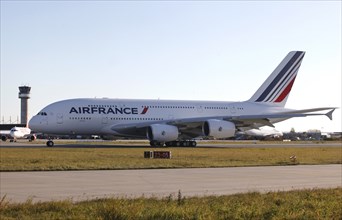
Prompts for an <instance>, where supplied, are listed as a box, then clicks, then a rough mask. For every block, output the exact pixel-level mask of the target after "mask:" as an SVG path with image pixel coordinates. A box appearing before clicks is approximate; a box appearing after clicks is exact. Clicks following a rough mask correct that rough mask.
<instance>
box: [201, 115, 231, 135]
mask: <svg viewBox="0 0 342 220" xmlns="http://www.w3.org/2000/svg"><path fill="white" fill-rule="evenodd" d="M202 131H203V134H204V135H205V136H210V137H214V138H229V137H234V136H235V124H234V123H232V122H230V121H222V120H217V119H210V120H208V121H206V122H204V123H203V127H202Z"/></svg>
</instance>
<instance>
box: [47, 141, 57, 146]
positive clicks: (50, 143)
mask: <svg viewBox="0 0 342 220" xmlns="http://www.w3.org/2000/svg"><path fill="white" fill-rule="evenodd" d="M53 145H55V143H53V141H51V140H49V141H47V142H46V146H48V147H53Z"/></svg>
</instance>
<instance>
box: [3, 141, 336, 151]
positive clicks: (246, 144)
mask: <svg viewBox="0 0 342 220" xmlns="http://www.w3.org/2000/svg"><path fill="white" fill-rule="evenodd" d="M65 142H68V143H67V144H66V143H65ZM21 147H24V148H47V146H46V144H45V141H41V140H39V141H34V142H28V141H27V140H18V142H9V141H7V142H2V141H0V148H21ZM120 147H123V148H129V147H134V148H148V149H151V147H150V145H149V143H148V142H147V141H141V140H138V141H131V140H130V141H127V140H117V141H102V140H55V146H54V147H53V148H120ZM197 147H198V148H201V147H202V148H250V147H252V148H276V147H291V148H301V147H342V143H341V142H329V141H326V142H313V141H306V142H296V141H293V142H284V143H281V142H268V143H265V142H260V141H226V142H224V141H217V142H215V141H210V142H208V141H198V145H197Z"/></svg>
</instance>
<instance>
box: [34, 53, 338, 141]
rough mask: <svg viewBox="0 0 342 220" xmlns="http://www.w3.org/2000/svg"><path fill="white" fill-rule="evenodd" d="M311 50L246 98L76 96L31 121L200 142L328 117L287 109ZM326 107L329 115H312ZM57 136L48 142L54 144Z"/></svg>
mask: <svg viewBox="0 0 342 220" xmlns="http://www.w3.org/2000/svg"><path fill="white" fill-rule="evenodd" d="M304 54H305V52H302V51H292V52H290V53H289V54H288V55H287V56H286V57H285V58H284V60H283V61H282V62H281V63H280V64H279V65H278V67H277V68H276V69H275V70H274V71H273V72H272V74H271V75H270V76H269V77H268V78H267V79H266V81H265V82H264V83H263V84H262V85H261V87H260V88H259V89H258V90H257V91H256V92H255V93H254V95H253V96H252V97H251V98H250V99H249V100H247V101H244V102H222V101H220V102H215V101H176V100H174V101H171V100H135V99H105V98H104V99H70V100H63V101H59V102H55V103H53V104H50V105H48V106H46V107H45V108H43V109H42V110H41V111H40V112H39V113H38V114H37V115H36V116H34V117H33V118H32V119H31V120H30V122H29V127H30V128H31V129H32V130H34V131H35V132H42V133H47V134H63V135H66V134H88V135H114V136H125V137H135V138H148V139H149V140H150V144H151V146H163V145H164V144H166V145H167V146H172V145H177V146H179V145H181V146H196V142H195V141H194V140H193V139H194V138H196V137H200V136H209V137H213V138H229V137H233V136H234V135H235V132H236V131H244V130H248V129H253V128H258V127H261V126H265V125H267V126H271V127H274V126H273V124H274V123H277V122H280V121H283V120H286V119H289V118H293V117H305V116H312V115H326V116H328V117H329V118H330V120H332V112H333V111H334V110H335V108H332V107H326V108H313V109H304V110H292V109H286V108H284V106H285V103H286V100H287V98H288V96H289V94H290V91H291V88H292V85H293V83H294V81H295V79H296V76H297V72H298V69H299V67H300V65H301V62H302V60H303V57H304ZM319 111H326V113H310V112H319ZM53 145H54V143H53V141H52V140H49V141H48V142H47V146H53Z"/></svg>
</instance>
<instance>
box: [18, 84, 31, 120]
mask: <svg viewBox="0 0 342 220" xmlns="http://www.w3.org/2000/svg"><path fill="white" fill-rule="evenodd" d="M30 91H31V87H29V86H19V99H21V113H20V115H21V117H20V123H21V124H25V125H26V124H27V120H28V99H29V98H30Z"/></svg>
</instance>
